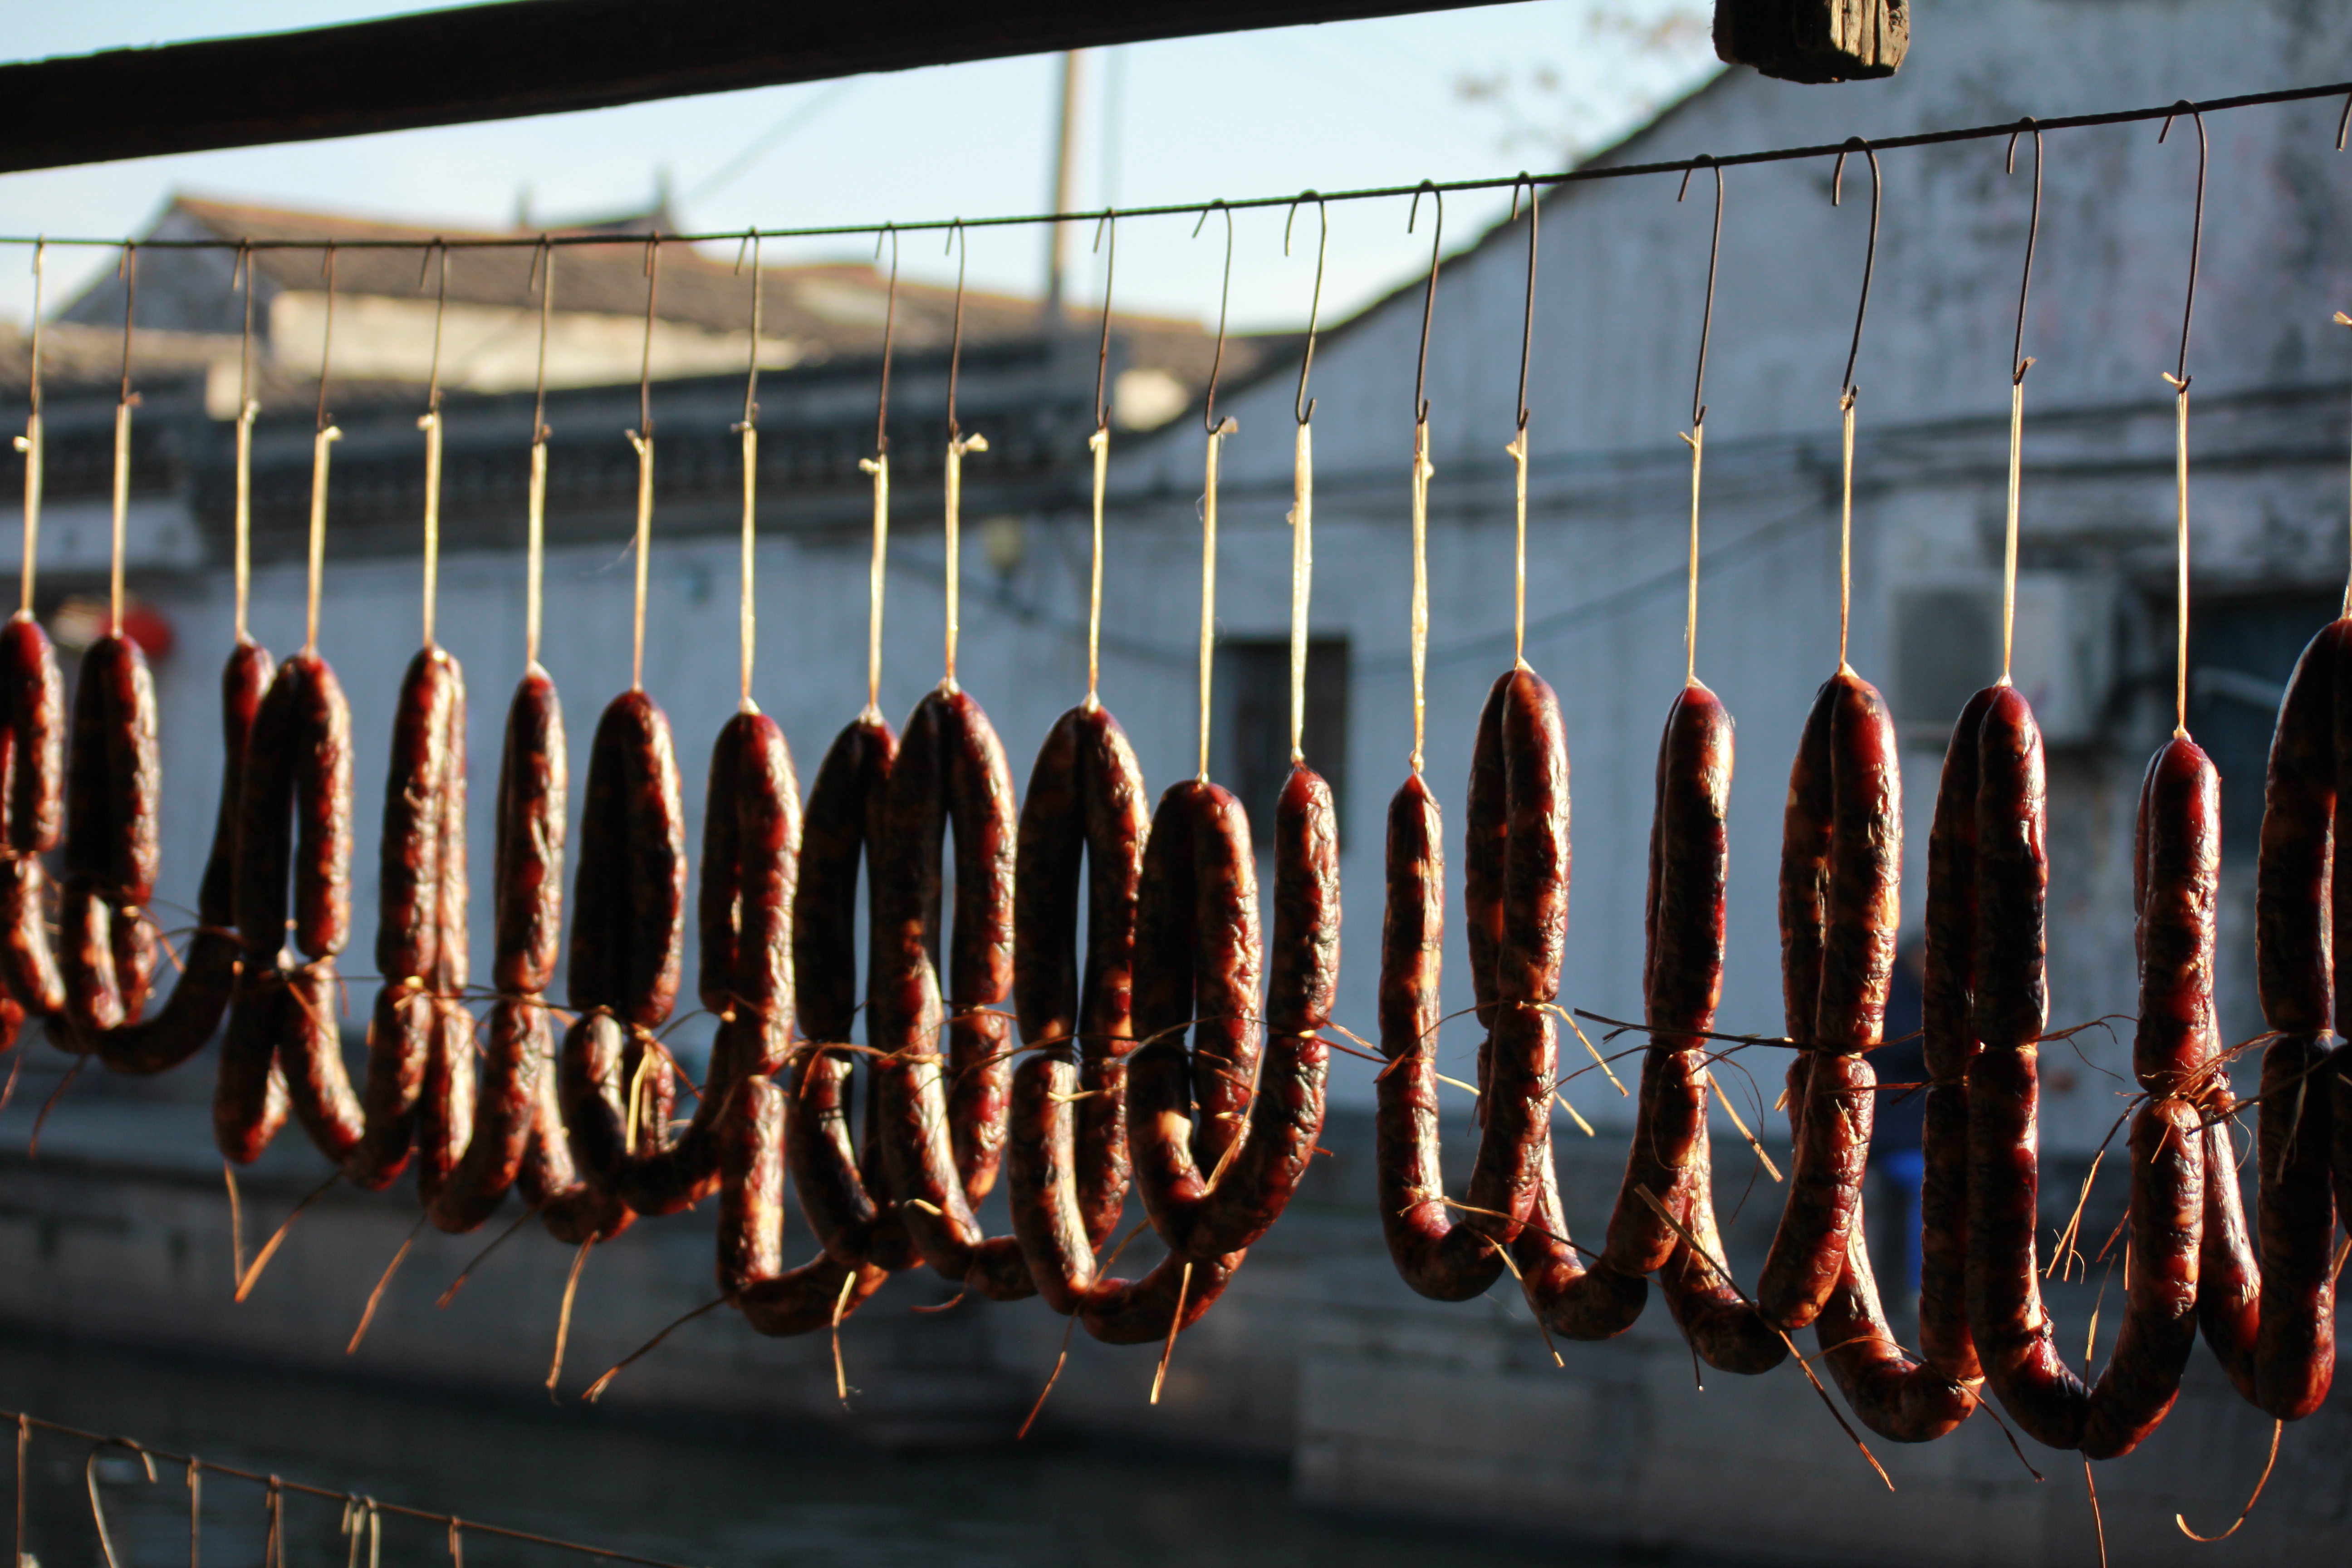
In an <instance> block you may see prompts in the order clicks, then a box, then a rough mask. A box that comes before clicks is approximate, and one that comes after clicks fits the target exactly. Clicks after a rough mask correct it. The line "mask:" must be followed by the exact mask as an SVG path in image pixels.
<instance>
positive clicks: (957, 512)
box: [940, 218, 988, 692]
mask: <svg viewBox="0 0 2352 1568" xmlns="http://www.w3.org/2000/svg"><path fill="white" fill-rule="evenodd" d="M945 248H947V249H950V250H953V251H954V252H955V253H956V291H955V327H954V330H953V331H952V333H951V334H950V338H949V344H948V455H947V464H946V481H947V482H946V489H947V515H946V524H947V528H946V532H947V611H948V615H947V638H946V647H945V650H944V651H945V654H946V658H945V659H944V660H943V663H944V665H945V667H946V668H945V669H944V670H943V672H942V673H941V675H940V689H941V690H944V691H950V692H952V691H953V690H955V689H956V643H957V639H958V637H959V636H960V634H961V614H962V582H963V459H964V454H965V453H967V452H985V451H987V450H988V437H985V436H983V435H982V434H981V433H980V432H979V431H977V430H975V431H973V432H972V433H971V435H969V436H967V435H965V434H964V433H963V426H961V424H959V423H958V422H957V420H956V378H957V373H958V372H959V370H960V369H961V367H962V364H963V280H964V268H965V264H966V263H967V262H968V261H969V260H970V258H971V244H970V242H969V241H968V240H967V239H966V237H965V236H964V232H963V219H961V218H958V219H956V220H955V222H954V223H952V224H950V226H949V227H948V243H947V246H946V247H945Z"/></svg>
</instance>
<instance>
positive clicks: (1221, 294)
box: [1192, 196, 1240, 778]
mask: <svg viewBox="0 0 2352 1568" xmlns="http://www.w3.org/2000/svg"><path fill="white" fill-rule="evenodd" d="M1213 212H1222V213H1223V214H1224V215H1225V280H1224V284H1223V287H1222V288H1221V289H1219V290H1218V291H1217V351H1216V354H1215V356H1214V357H1213V358H1212V359H1211V360H1210V361H1209V392H1208V401H1207V402H1206V403H1205V404H1204V405H1202V409H1201V428H1202V429H1203V430H1206V431H1207V432H1208V433H1209V434H1210V435H1212V436H1215V435H1218V434H1220V426H1218V424H1217V377H1218V375H1219V374H1220V373H1222V372H1223V369H1224V368H1225V308H1226V306H1228V305H1229V304H1231V303H1232V302H1233V297H1234V209H1233V208H1231V207H1229V206H1227V205H1225V199H1224V198H1223V196H1219V197H1218V198H1217V199H1216V200H1215V201H1213V202H1211V203H1210V204H1209V205H1207V206H1205V207H1202V209H1201V218H1200V222H1199V223H1195V224H1194V225H1193V226H1192V237H1193V238H1194V239H1198V238H1200V237H1201V229H1202V225H1205V224H1206V223H1207V222H1208V221H1209V215H1210V214H1211V213H1213ZM1226 423H1227V424H1229V425H1230V424H1232V423H1233V422H1232V421H1231V420H1227V421H1226ZM1234 428H1235V429H1239V428H1240V426H1234ZM1228 433H1229V432H1228ZM1207 776H1208V775H1207V772H1206V770H1205V768H1204V769H1203V771H1202V777H1203V778H1205V777H1207Z"/></svg>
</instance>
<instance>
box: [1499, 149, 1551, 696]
mask: <svg viewBox="0 0 2352 1568" xmlns="http://www.w3.org/2000/svg"><path fill="white" fill-rule="evenodd" d="M1520 182H1524V183H1525V184H1526V185H1527V187H1528V300H1527V310H1526V313H1525V314H1524V315H1522V316H1521V317H1520V319H1519V420H1518V424H1517V426H1516V428H1515V429H1514V431H1513V434H1512V437H1511V444H1510V445H1509V446H1507V447H1504V448H1503V450H1504V451H1506V452H1507V453H1509V454H1510V457H1511V481H1512V482H1511V489H1512V498H1513V500H1516V501H1517V505H1518V535H1517V542H1516V543H1515V545H1514V548H1513V552H1512V556H1511V668H1514V669H1525V668H1528V453H1529V450H1530V448H1529V447H1528V363H1529V361H1530V360H1531V359H1532V358H1533V357H1534V353H1535V342H1536V246H1537V242H1538V237H1539V236H1540V235H1541V233H1542V230H1543V200H1542V196H1541V195H1540V194H1539V193H1538V191H1537V189H1536V183H1535V181H1534V179H1533V178H1531V177H1530V176H1529V175H1528V174H1527V173H1526V172H1525V171H1524V170H1522V171H1521V172H1520V174H1519V178H1518V180H1517V181H1514V182H1513V183H1512V185H1511V221H1512V222H1513V223H1517V222H1518V221H1519V183H1520Z"/></svg>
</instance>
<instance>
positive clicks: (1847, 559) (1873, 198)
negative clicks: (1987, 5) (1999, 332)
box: [1830, 136, 1884, 674]
mask: <svg viewBox="0 0 2352 1568" xmlns="http://www.w3.org/2000/svg"><path fill="white" fill-rule="evenodd" d="M1857 147H1858V148H1860V149H1861V150H1862V153H1863V155H1864V157H1866V158H1868V159H1869V160H1870V246H1869V248H1868V249H1866V250H1865V251H1864V253H1863V260H1862V298H1861V300H1859V301H1858V302H1857V303H1856V304H1855V305H1854V308H1853V344H1852V345H1851V346H1850V347H1848V348H1847V350H1846V353H1845V374H1844V375H1843V378H1842V379H1841V380H1840V382H1839V384H1838V413H1839V415H1840V416H1841V418H1842V420H1843V453H1844V459H1845V463H1844V481H1843V486H1842V488H1841V489H1840V492H1839V505H1838V670H1839V672H1840V673H1841V674H1843V673H1845V672H1847V671H1850V670H1851V669H1853V666H1852V665H1851V664H1848V663H1847V662H1846V652H1847V642H1848V637H1849V634H1850V632H1851V630H1852V628H1853V405H1854V403H1855V402H1856V400H1858V399H1859V398H1860V397H1861V395H1862V388H1860V387H1858V386H1856V385H1855V384H1853V365H1854V361H1855V360H1856V359H1858V358H1859V357H1861V354H1862V324H1863V321H1864V319H1865V318H1867V317H1868V315H1869V314H1870V279H1871V277H1872V275H1873V274H1874V273H1875V272H1876V271H1877V270H1878V206H1879V198H1880V196H1881V195H1883V194H1884V184H1883V182H1882V181H1881V180H1880V179H1879V174H1878V153H1877V152H1876V151H1875V150H1874V148H1873V147H1872V146H1871V144H1870V143H1869V142H1865V141H1864V140H1863V139H1862V138H1861V137H1859V136H1855V137H1851V138H1849V139H1848V140H1847V142H1846V144H1845V148H1844V149H1843V150H1841V151H1840V152H1839V153H1838V158H1837V167H1836V168H1835V169H1834V170H1832V173H1831V174H1830V205H1832V206H1837V205H1841V203H1842V202H1843V199H1844V195H1845V155H1846V153H1847V152H1849V151H1852V150H1853V149H1854V148H1857Z"/></svg>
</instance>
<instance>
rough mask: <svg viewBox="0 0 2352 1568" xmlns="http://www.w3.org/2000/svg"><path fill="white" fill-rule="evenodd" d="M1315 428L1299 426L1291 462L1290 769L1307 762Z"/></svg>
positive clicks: (1313, 549)
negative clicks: (1308, 633) (1308, 652)
mask: <svg viewBox="0 0 2352 1568" xmlns="http://www.w3.org/2000/svg"><path fill="white" fill-rule="evenodd" d="M1314 432H1315V426H1313V425H1311V424H1309V423H1307V421H1305V420H1301V421H1300V422H1299V426H1298V446H1297V455H1296V456H1295V457H1294V458H1292V460H1291V487H1292V494H1293V495H1294V496H1295V497H1296V498H1297V499H1296V500H1294V501H1293V502H1292V505H1291V509H1290V765H1291V766H1293V767H1297V765H1298V764H1299V763H1303V762H1305V761H1306V760H1307V752H1306V750H1305V748H1304V746H1303V745H1302V742H1304V740H1305V739H1306V735H1307V600H1308V598H1309V596H1310V595H1312V594H1313V592H1314V585H1315V439H1314Z"/></svg>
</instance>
